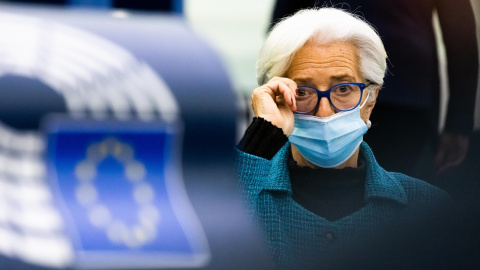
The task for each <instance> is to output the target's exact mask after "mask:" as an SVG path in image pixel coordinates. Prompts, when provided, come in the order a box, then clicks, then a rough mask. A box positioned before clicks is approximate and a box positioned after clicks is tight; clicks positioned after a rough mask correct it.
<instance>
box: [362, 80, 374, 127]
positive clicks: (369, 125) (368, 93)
mask: <svg viewBox="0 0 480 270" xmlns="http://www.w3.org/2000/svg"><path fill="white" fill-rule="evenodd" d="M367 91H368V88H367ZM369 96H370V91H368V92H367V97H366V98H365V101H364V102H363V104H362V105H360V109H361V108H363V106H365V104H367V101H368V97H369ZM365 125H367V128H368V129H370V128H371V127H372V121H370V119H367V120H365Z"/></svg>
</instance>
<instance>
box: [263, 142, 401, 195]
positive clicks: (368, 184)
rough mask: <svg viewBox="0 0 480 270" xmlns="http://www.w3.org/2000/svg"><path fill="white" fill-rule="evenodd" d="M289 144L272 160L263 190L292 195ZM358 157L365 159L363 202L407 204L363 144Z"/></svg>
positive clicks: (393, 180)
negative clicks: (384, 200) (375, 199)
mask: <svg viewBox="0 0 480 270" xmlns="http://www.w3.org/2000/svg"><path fill="white" fill-rule="evenodd" d="M289 151H290V143H288V142H287V143H286V144H285V145H284V146H283V147H282V148H281V149H280V151H278V153H277V154H276V155H275V156H274V157H273V158H272V160H271V162H272V164H275V165H276V166H271V167H270V171H269V173H268V177H267V178H266V180H265V182H263V189H265V190H271V191H281V192H286V193H287V194H289V195H292V185H291V182H290V175H289V172H288V168H287V162H288V155H289ZM360 155H362V156H363V158H364V159H365V163H366V164H365V165H366V172H365V177H366V180H365V201H366V202H368V201H369V200H371V199H374V198H380V199H388V200H392V201H396V202H398V203H401V204H407V195H406V193H405V190H404V189H403V187H402V185H401V184H400V182H399V181H398V179H396V178H395V177H394V175H393V174H392V173H389V172H387V171H385V170H384V169H383V168H381V167H380V166H379V165H378V163H377V161H376V160H375V157H374V155H373V153H372V150H371V149H370V147H368V145H367V144H366V143H365V142H362V144H361V145H360Z"/></svg>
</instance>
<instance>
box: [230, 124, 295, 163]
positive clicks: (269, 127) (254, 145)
mask: <svg viewBox="0 0 480 270" xmlns="http://www.w3.org/2000/svg"><path fill="white" fill-rule="evenodd" d="M287 141H288V138H287V136H286V135H285V134H283V130H282V129H281V128H278V127H276V126H274V125H273V124H272V123H271V122H270V121H267V120H265V119H263V118H260V117H254V118H253V121H252V123H250V126H249V127H248V128H247V130H246V131H245V135H244V136H243V138H242V140H241V141H240V142H239V143H238V146H237V147H238V149H240V150H241V151H243V152H245V153H249V154H252V155H255V156H258V157H263V158H266V159H272V158H273V156H275V154H276V153H277V152H278V150H280V148H282V146H283V145H284V144H285V143H286V142H287Z"/></svg>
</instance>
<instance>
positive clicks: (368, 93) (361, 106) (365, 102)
mask: <svg viewBox="0 0 480 270" xmlns="http://www.w3.org/2000/svg"><path fill="white" fill-rule="evenodd" d="M367 91H368V88H367ZM369 96H370V91H368V92H367V97H366V98H365V101H364V102H363V104H362V105H360V109H361V108H363V106H365V104H367V100H368V97H369Z"/></svg>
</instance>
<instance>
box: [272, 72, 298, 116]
mask: <svg viewBox="0 0 480 270" xmlns="http://www.w3.org/2000/svg"><path fill="white" fill-rule="evenodd" d="M265 86H267V87H268V88H269V89H271V90H272V92H273V94H274V95H275V96H283V99H284V100H285V102H286V103H287V105H288V107H289V108H290V110H292V111H296V109H297V106H296V101H295V90H296V89H297V84H296V83H295V82H294V81H292V80H290V79H288V78H282V77H274V78H272V79H271V80H270V81H269V82H268V83H267V84H266V85H265Z"/></svg>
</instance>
